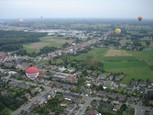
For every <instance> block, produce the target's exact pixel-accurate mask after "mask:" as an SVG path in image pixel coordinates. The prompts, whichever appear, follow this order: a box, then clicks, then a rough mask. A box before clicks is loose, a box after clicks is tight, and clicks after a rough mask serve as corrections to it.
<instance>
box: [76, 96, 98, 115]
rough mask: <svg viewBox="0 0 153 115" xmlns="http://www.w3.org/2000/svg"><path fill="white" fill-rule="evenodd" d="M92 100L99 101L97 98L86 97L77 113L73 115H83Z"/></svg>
mask: <svg viewBox="0 0 153 115" xmlns="http://www.w3.org/2000/svg"><path fill="white" fill-rule="evenodd" d="M93 100H101V99H100V98H98V97H87V100H86V102H85V103H84V104H83V105H82V106H81V107H80V108H79V110H78V111H77V113H75V115H83V114H84V113H85V111H86V109H87V107H88V106H89V105H90V103H91V102H92V101H93Z"/></svg>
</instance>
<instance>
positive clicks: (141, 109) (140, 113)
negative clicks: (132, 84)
mask: <svg viewBox="0 0 153 115" xmlns="http://www.w3.org/2000/svg"><path fill="white" fill-rule="evenodd" d="M129 106H130V107H132V108H134V109H135V115H145V111H151V110H152V109H151V107H145V106H139V105H133V104H129Z"/></svg>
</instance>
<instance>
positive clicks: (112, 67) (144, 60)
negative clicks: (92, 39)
mask: <svg viewBox="0 0 153 115" xmlns="http://www.w3.org/2000/svg"><path fill="white" fill-rule="evenodd" d="M108 51H109V49H106V48H94V49H93V50H91V51H89V52H88V53H83V54H80V55H79V56H74V57H72V58H71V59H77V60H86V58H87V57H88V56H90V55H92V56H93V58H94V59H96V60H100V61H102V62H103V63H104V69H105V71H108V72H123V73H125V74H126V76H125V78H124V79H123V80H122V83H126V84H127V83H129V82H130V80H131V79H132V78H134V79H142V80H146V79H149V80H150V81H152V82H153V71H152V70H151V69H150V68H149V66H151V65H153V51H152V50H150V51H128V52H129V53H130V54H132V56H105V54H106V53H107V52H108Z"/></svg>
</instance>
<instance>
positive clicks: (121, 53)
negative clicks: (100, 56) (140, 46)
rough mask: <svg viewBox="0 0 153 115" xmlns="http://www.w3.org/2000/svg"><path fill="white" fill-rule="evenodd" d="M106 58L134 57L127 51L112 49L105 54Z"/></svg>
mask: <svg viewBox="0 0 153 115" xmlns="http://www.w3.org/2000/svg"><path fill="white" fill-rule="evenodd" d="M105 56H132V55H131V54H130V53H128V52H127V51H125V50H112V49H110V50H108V52H107V53H106V54H105Z"/></svg>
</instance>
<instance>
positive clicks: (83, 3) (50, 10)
mask: <svg viewBox="0 0 153 115" xmlns="http://www.w3.org/2000/svg"><path fill="white" fill-rule="evenodd" d="M41 16H42V17H43V18H113V19H114V18H121V19H135V18H137V17H138V16H142V17H143V18H145V19H153V0H0V19H10V18H40V17H41Z"/></svg>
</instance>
